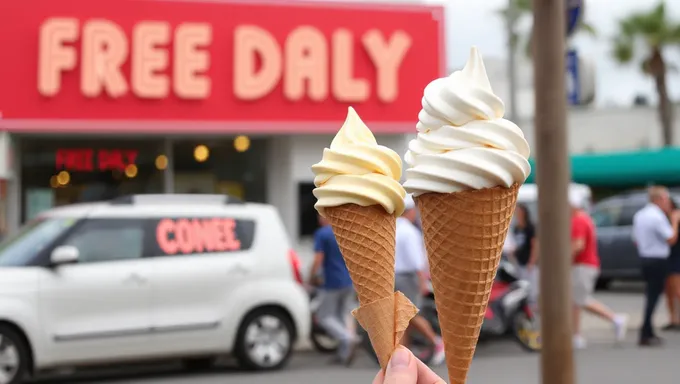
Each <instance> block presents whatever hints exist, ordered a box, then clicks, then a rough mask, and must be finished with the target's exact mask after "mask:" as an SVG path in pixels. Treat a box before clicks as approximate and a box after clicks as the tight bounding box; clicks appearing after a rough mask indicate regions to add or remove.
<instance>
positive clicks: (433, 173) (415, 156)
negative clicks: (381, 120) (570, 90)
mask: <svg viewBox="0 0 680 384" xmlns="http://www.w3.org/2000/svg"><path fill="white" fill-rule="evenodd" d="M422 105H423V109H422V110H421V111H420V113H419V114H418V120H419V122H418V124H417V126H416V127H417V129H418V136H417V138H416V139H414V140H412V141H411V142H410V143H409V149H408V152H407V153H406V162H407V163H408V165H409V166H410V168H409V169H407V170H406V183H404V188H405V189H406V191H407V192H409V193H413V195H414V196H418V195H421V194H423V193H429V192H435V193H453V192H459V191H464V190H470V189H484V188H491V187H496V186H501V187H510V186H512V185H513V184H515V183H518V184H521V183H523V182H524V181H525V180H526V178H527V177H528V176H529V173H530V172H531V167H530V165H529V161H528V158H529V153H530V151H529V144H528V143H527V141H526V140H525V139H524V134H523V133H522V130H521V129H520V128H519V127H518V126H517V125H515V124H514V123H513V122H511V121H509V120H506V119H504V118H503V115H504V114H505V106H504V104H503V101H501V99H500V98H499V97H498V96H496V95H495V94H494V93H493V90H492V89H491V85H490V84H489V78H488V77H487V74H486V69H485V68H484V62H483V61H482V57H481V55H480V54H479V52H478V51H477V49H476V48H474V47H473V48H472V50H471V51H470V58H469V60H468V62H467V64H466V65H465V68H463V70H461V71H457V72H454V73H453V74H452V75H451V76H448V77H445V78H441V79H437V80H434V81H433V82H431V83H430V84H429V85H428V86H427V87H426V88H425V92H424V96H423V99H422Z"/></svg>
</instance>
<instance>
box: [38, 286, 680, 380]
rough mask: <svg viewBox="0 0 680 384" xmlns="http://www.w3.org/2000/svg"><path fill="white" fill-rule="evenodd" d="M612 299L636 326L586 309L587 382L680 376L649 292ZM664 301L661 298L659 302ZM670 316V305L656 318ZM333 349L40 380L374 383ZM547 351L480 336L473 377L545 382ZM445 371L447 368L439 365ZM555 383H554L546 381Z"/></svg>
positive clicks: (630, 289) (676, 341) (611, 295)
mask: <svg viewBox="0 0 680 384" xmlns="http://www.w3.org/2000/svg"><path fill="white" fill-rule="evenodd" d="M597 296H598V298H599V299H600V300H602V301H603V302H604V303H605V304H607V305H609V306H610V307H612V308H613V309H614V310H616V311H618V312H623V313H627V314H629V315H630V316H631V324H630V328H631V329H630V332H629V334H628V338H627V340H626V341H625V342H624V343H622V344H618V345H617V344H616V343H614V340H613V339H614V335H613V332H612V330H611V328H610V327H609V325H608V324H607V323H605V322H602V321H600V320H599V319H595V318H591V317H587V318H585V319H584V320H585V321H584V327H585V328H586V329H585V334H586V336H587V338H588V340H589V346H588V349H586V350H582V351H577V352H576V365H577V378H578V380H577V382H578V383H582V384H589V383H600V382H614V383H617V384H627V383H631V384H640V383H644V381H645V380H647V381H654V382H669V383H672V382H678V380H677V375H678V373H680V367H678V366H679V365H680V333H672V334H667V335H664V337H665V338H666V345H665V346H664V347H662V348H659V349H640V348H638V347H637V346H636V344H635V341H636V336H637V334H636V330H635V329H634V328H637V327H638V326H639V323H640V317H641V316H640V312H641V307H642V296H641V294H640V292H639V286H638V285H632V286H630V285H626V286H623V287H619V288H617V289H615V291H613V292H608V293H600V294H598V295H597ZM659 309H662V308H661V305H660V308H659ZM666 321H667V314H666V313H665V309H664V310H663V311H661V312H660V313H659V315H658V316H657V323H658V324H663V323H665V322H666ZM327 362H328V356H324V355H320V354H317V353H314V352H311V351H301V352H298V353H296V355H295V356H294V358H293V359H292V361H291V363H290V365H289V366H288V367H287V368H286V369H285V370H282V371H279V372H272V373H265V374H262V373H250V372H242V371H239V370H237V369H235V368H230V367H229V365H228V363H227V365H225V366H224V367H221V368H217V369H215V370H211V371H209V372H205V373H199V374H195V373H194V374H189V373H184V372H182V371H181V370H180V369H179V368H178V367H177V366H175V365H172V364H168V365H163V366H150V367H139V368H135V369H129V370H119V369H116V370H110V371H106V370H104V371H95V372H91V373H86V374H84V375H79V376H77V377H73V376H67V377H64V378H62V379H59V378H54V379H45V380H40V381H39V383H41V384H67V383H68V384H72V383H73V384H161V383H162V384H217V383H220V384H263V383H266V382H273V383H276V384H299V383H319V382H323V384H346V383H356V384H361V383H371V381H372V379H373V377H374V375H375V374H376V372H377V369H378V368H377V366H376V365H375V364H374V363H372V362H371V360H370V359H369V358H368V357H367V356H365V355H359V356H358V358H357V361H356V362H355V364H354V366H353V367H352V368H344V367H338V366H331V365H328V363H327ZM539 369H540V355H538V354H531V353H527V352H524V351H522V350H521V349H520V348H519V347H518V346H517V345H515V343H514V342H512V341H510V340H490V341H487V342H484V343H481V344H480V345H479V346H478V348H477V354H476V356H475V360H474V362H473V365H472V369H471V372H470V377H469V380H468V384H488V383H493V382H498V383H500V382H508V383H513V384H514V383H522V384H533V383H539V382H540V378H539V372H540V370H539ZM436 371H437V373H439V374H440V375H441V376H442V377H444V378H446V368H437V369H436ZM546 384H549V383H546Z"/></svg>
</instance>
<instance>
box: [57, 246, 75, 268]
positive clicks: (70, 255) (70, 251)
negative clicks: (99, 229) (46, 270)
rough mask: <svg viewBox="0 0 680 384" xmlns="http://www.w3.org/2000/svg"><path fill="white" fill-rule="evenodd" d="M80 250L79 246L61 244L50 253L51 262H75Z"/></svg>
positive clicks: (59, 263) (61, 263)
mask: <svg viewBox="0 0 680 384" xmlns="http://www.w3.org/2000/svg"><path fill="white" fill-rule="evenodd" d="M79 256H80V252H79V251H78V248H76V247H74V246H72V245H61V246H59V247H57V248H54V250H52V254H51V255H50V264H51V265H52V266H58V265H64V264H75V263H77V262H78V258H79Z"/></svg>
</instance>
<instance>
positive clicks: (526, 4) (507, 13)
mask: <svg viewBox="0 0 680 384" xmlns="http://www.w3.org/2000/svg"><path fill="white" fill-rule="evenodd" d="M499 13H500V14H501V16H502V17H503V18H504V19H505V20H508V19H514V21H515V22H516V21H518V20H519V19H521V18H523V17H525V16H532V15H533V1H532V0H508V7H507V8H503V9H501V10H499ZM510 33H511V34H512V36H511V37H510V44H511V45H514V46H513V47H511V48H516V47H517V45H518V44H519V41H520V40H521V36H520V35H519V34H517V32H516V31H514V30H513V31H510ZM577 33H585V34H587V35H590V36H593V37H595V36H597V30H596V29H595V27H594V26H592V25H591V24H588V23H586V22H585V21H583V20H582V21H581V22H580V23H579V25H578V30H577ZM532 36H533V31H530V32H529V33H528V34H527V37H526V38H525V45H524V52H525V54H526V56H527V57H531V53H532V51H533V42H532V41H533V39H532ZM513 52H515V50H514V49H513Z"/></svg>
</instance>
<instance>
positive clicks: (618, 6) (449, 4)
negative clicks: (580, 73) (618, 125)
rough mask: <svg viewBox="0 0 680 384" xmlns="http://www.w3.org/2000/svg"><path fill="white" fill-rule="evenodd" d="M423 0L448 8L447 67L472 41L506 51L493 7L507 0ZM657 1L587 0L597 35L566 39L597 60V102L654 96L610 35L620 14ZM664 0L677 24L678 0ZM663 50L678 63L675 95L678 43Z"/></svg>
mask: <svg viewBox="0 0 680 384" xmlns="http://www.w3.org/2000/svg"><path fill="white" fill-rule="evenodd" d="M425 2H428V3H440V4H441V3H444V4H445V6H446V8H447V9H446V23H447V56H448V60H449V61H448V62H449V67H450V68H460V67H462V66H463V64H464V63H465V60H466V59H467V55H468V52H469V48H470V46H472V45H476V46H477V47H478V48H479V49H480V51H481V52H482V54H483V55H484V56H485V57H487V58H497V59H505V58H506V57H507V45H506V39H507V37H506V34H505V28H504V24H503V21H502V20H501V19H500V18H499V17H498V16H497V15H496V14H495V11H496V10H497V9H500V8H502V7H503V6H504V5H506V4H507V2H508V0H476V1H474V2H473V1H471V0H444V1H442V0H425ZM659 2H660V0H585V7H586V20H587V21H588V23H590V24H592V25H594V26H595V27H596V28H597V31H598V36H597V37H595V38H593V37H589V36H579V35H577V36H575V37H574V38H573V39H572V40H571V41H570V45H571V46H573V47H574V48H576V49H577V50H578V52H579V54H581V55H583V56H585V57H586V58H588V59H590V60H593V62H594V64H595V68H596V86H597V91H596V92H597V98H596V103H597V104H598V105H601V106H602V105H606V106H609V105H630V104H631V103H632V100H633V99H634V97H635V96H636V95H639V94H642V95H645V96H647V97H648V98H649V99H650V100H651V101H654V100H655V95H656V91H655V88H654V83H653V81H652V79H651V78H649V77H647V76H645V75H643V74H642V73H640V71H639V68H640V66H639V64H630V65H620V64H618V63H616V62H615V61H614V60H613V59H612V58H611V47H612V44H611V40H612V38H613V37H614V36H615V35H616V32H617V28H618V21H619V20H620V19H622V18H624V17H625V16H627V15H629V14H630V13H632V12H635V11H639V10H646V9H652V8H653V7H654V6H656V5H657V4H658V3H659ZM472 3H474V6H473V5H472ZM666 5H667V10H668V11H669V14H670V18H671V19H673V20H675V21H676V22H677V23H679V24H680V1H678V0H667V1H666ZM530 25H531V24H530V20H527V21H526V22H524V23H523V25H522V26H523V27H524V29H525V30H528V28H529V27H530ZM642 53H643V51H640V54H642ZM665 53H666V56H667V58H668V60H669V61H672V62H674V63H676V65H677V67H678V70H677V71H675V73H672V74H670V77H669V79H668V86H669V91H670V93H671V97H672V98H673V99H674V100H678V99H680V45H678V46H677V47H672V48H670V49H668V50H667V52H665Z"/></svg>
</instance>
